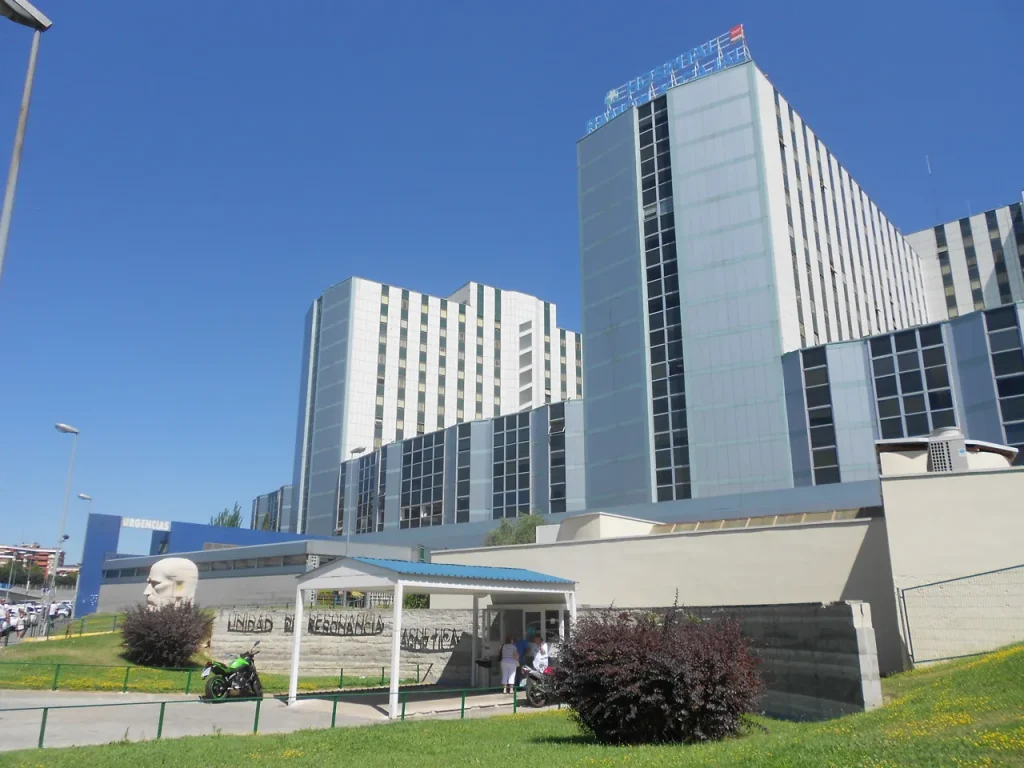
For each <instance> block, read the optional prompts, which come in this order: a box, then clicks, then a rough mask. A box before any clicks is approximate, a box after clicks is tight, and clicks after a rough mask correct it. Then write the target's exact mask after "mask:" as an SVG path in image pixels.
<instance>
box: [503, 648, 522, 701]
mask: <svg viewBox="0 0 1024 768" xmlns="http://www.w3.org/2000/svg"><path fill="white" fill-rule="evenodd" d="M518 668H519V651H518V650H516V646H515V643H513V642H512V635H508V636H507V637H506V638H505V644H504V645H502V646H501V685H502V693H513V692H515V684H516V670H517V669H518Z"/></svg>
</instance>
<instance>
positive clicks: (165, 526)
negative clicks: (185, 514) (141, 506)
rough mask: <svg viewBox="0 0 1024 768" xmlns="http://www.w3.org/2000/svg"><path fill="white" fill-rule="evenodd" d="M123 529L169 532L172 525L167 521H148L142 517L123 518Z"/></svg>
mask: <svg viewBox="0 0 1024 768" xmlns="http://www.w3.org/2000/svg"><path fill="white" fill-rule="evenodd" d="M121 527H122V528H142V529H144V530H147V531H169V530H171V524H170V522H168V521H167V520H146V519H145V518H142V517H122V518H121Z"/></svg>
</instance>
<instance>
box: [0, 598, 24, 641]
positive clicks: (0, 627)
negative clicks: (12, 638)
mask: <svg viewBox="0 0 1024 768" xmlns="http://www.w3.org/2000/svg"><path fill="white" fill-rule="evenodd" d="M0 610H2V611H3V618H2V619H0V636H2V637H4V638H5V639H6V638H7V637H8V635H10V634H11V633H12V632H13V633H16V634H17V635H18V637H19V638H21V637H24V636H25V632H27V631H28V614H27V612H26V611H25V609H24V608H23V607H22V606H20V605H2V606H0Z"/></svg>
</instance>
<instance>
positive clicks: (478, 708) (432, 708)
mask: <svg viewBox="0 0 1024 768" xmlns="http://www.w3.org/2000/svg"><path fill="white" fill-rule="evenodd" d="M160 702H166V705H165V707H164V723H163V733H162V738H174V737H178V736H201V735H212V734H216V733H225V734H244V733H252V730H253V721H254V718H255V713H256V703H255V702H252V701H239V702H225V703H221V704H210V703H207V702H200V701H199V700H198V699H197V697H195V696H173V695H166V694H135V693H128V694H120V693H73V692H65V691H54V692H50V691H0V733H2V734H3V738H2V739H0V751H8V750H14V749H31V748H34V747H36V746H38V743H39V730H40V725H41V721H42V710H41V709H33V710H27V711H5V710H14V709H20V708H24V707H39V708H41V707H51V709H49V711H48V713H47V720H46V734H45V738H44V745H45V746H46V747H71V746H83V745H88V744H109V743H111V742H115V741H123V740H129V741H146V740H149V739H155V738H156V734H157V726H158V721H159V717H160ZM88 704H117V705H128V704H132V705H135V706H105V707H82V706H81V705H88ZM386 706H387V695H386V694H382V695H380V696H372V697H358V698H357V697H351V698H348V699H347V700H340V701H339V702H338V707H337V713H336V716H335V725H336V726H337V727H342V726H355V725H372V724H375V723H384V722H387V714H386ZM332 709H333V702H331V701H328V700H323V699H304V700H300V701H299V702H297V703H296V704H295V705H293V706H291V707H289V706H287V705H286V704H285V703H284V702H283V701H280V700H279V699H272V698H269V697H268V698H265V699H264V700H263V702H262V704H261V705H260V717H259V732H260V733H290V732H292V731H298V730H302V729H306V728H329V727H330V725H331V712H332ZM461 710H462V699H461V696H455V697H452V696H451V694H450V693H445V692H441V691H434V692H431V691H429V690H420V691H418V692H417V693H415V694H413V693H411V692H410V695H409V698H408V701H407V704H406V719H414V718H423V717H437V718H446V719H447V718H451V717H459V716H460V715H461ZM511 712H512V700H511V697H509V696H503V695H500V694H477V695H471V696H468V697H467V699H466V712H465V715H466V717H482V716H483V717H486V716H490V715H494V714H509V713H511Z"/></svg>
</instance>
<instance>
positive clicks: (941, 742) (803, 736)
mask: <svg viewBox="0 0 1024 768" xmlns="http://www.w3.org/2000/svg"><path fill="white" fill-rule="evenodd" d="M884 687H885V688H886V694H887V696H890V697H891V699H890V701H889V703H888V704H887V705H886V706H885V707H884V708H883V709H880V710H876V711H874V712H868V713H865V714H860V715H851V716H848V717H843V718H840V719H837V720H832V721H829V722H824V723H788V722H780V721H775V720H767V719H759V720H757V724H758V725H759V726H760V727H754V728H750V729H749V730H748V732H747V733H746V734H744V735H743V736H742V737H740V738H736V739H731V740H729V741H726V742H722V743H719V744H710V745H701V746H662V747H602V746H600V745H597V744H595V743H593V742H592V741H591V740H590V739H588V738H586V737H584V736H582V735H580V733H579V731H578V729H577V728H576V726H574V725H573V723H572V722H571V721H570V720H569V718H568V717H567V716H565V715H564V714H563V713H549V714H520V715H515V716H504V717H494V718H490V719H487V720H464V721H425V722H417V723H396V724H392V725H382V726H373V727H367V728H345V729H337V730H333V731H332V730H320V731H303V732H299V733H294V734H288V735H280V736H278V735H268V736H202V737H194V738H186V739H176V740H174V741H162V742H146V743H141V744H113V745H110V746H106V747H81V748H75V749H66V750H44V751H32V752H14V753H8V754H6V755H5V756H4V760H5V762H6V763H7V765H9V766H26V767H27V766H74V767H75V768H78V767H79V766H82V765H102V766H105V768H106V767H109V768H117V766H131V767H132V768H137V766H140V765H145V766H147V768H151V767H152V766H171V765H181V766H186V765H189V766H191V765H197V766H198V765H202V766H249V767H250V768H251V766H254V765H255V766H260V765H274V766H277V765H278V764H280V763H282V762H284V764H286V765H289V766H292V765H294V766H302V765H310V766H313V765H315V766H322V765H335V764H338V763H340V762H342V761H344V762H345V763H352V764H355V765H371V766H373V765H387V766H389V767H394V768H406V767H408V768H434V766H455V765H480V766H490V767H492V768H500V767H502V766H508V765H518V766H580V767H581V768H582V767H583V766H624V767H626V768H632V767H633V766H665V767H666V768H668V766H672V767H673V768H675V767H678V768H691V767H692V766H708V767H711V766H731V765H740V766H753V767H754V768H854V767H858V768H903V767H904V766H909V767H911V768H914V767H920V768H938V767H940V766H948V767H949V768H986V767H987V766H1024V645H1022V646H1015V647H1013V648H1008V649H1005V650H1003V651H999V652H997V653H994V654H990V655H988V656H984V657H979V658H975V659H972V660H967V661H961V662H956V663H952V664H946V665H942V666H941V667H933V668H929V669H926V670H921V671H918V672H911V673H908V674H904V675H899V676H897V677H894V678H892V679H891V680H888V681H886V682H885V686H884ZM762 729H763V730H762Z"/></svg>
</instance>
